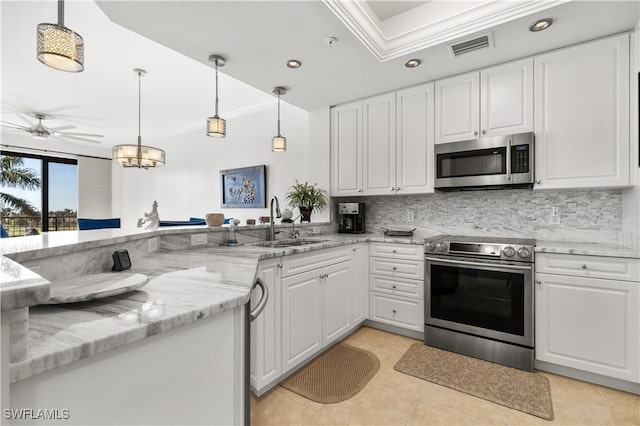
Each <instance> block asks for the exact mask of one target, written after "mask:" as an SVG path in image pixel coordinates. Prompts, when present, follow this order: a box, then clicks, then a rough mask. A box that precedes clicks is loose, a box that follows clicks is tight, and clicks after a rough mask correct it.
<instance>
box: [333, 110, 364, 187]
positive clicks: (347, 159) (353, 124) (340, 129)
mask: <svg viewBox="0 0 640 426" xmlns="http://www.w3.org/2000/svg"><path fill="white" fill-rule="evenodd" d="M363 161H364V155H363V153H362V101H358V102H352V103H349V104H345V105H340V106H338V107H334V108H332V109H331V195H333V196H349V195H360V194H361V193H362V188H363V184H362V177H363Z"/></svg>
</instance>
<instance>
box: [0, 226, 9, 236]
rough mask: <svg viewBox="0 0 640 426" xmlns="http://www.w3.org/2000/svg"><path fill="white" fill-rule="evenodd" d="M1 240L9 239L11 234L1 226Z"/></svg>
mask: <svg viewBox="0 0 640 426" xmlns="http://www.w3.org/2000/svg"><path fill="white" fill-rule="evenodd" d="M0 238H9V233H8V232H7V230H6V229H4V226H2V225H0Z"/></svg>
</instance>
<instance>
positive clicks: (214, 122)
mask: <svg viewBox="0 0 640 426" xmlns="http://www.w3.org/2000/svg"><path fill="white" fill-rule="evenodd" d="M209 62H213V63H214V64H215V65H216V104H215V115H214V116H213V117H209V118H207V136H211V137H212V138H224V137H225V136H226V135H227V122H226V121H225V119H224V118H220V117H219V116H218V67H223V66H224V64H225V61H224V58H223V57H222V56H218V55H211V56H209Z"/></svg>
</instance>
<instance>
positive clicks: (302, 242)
mask: <svg viewBox="0 0 640 426" xmlns="http://www.w3.org/2000/svg"><path fill="white" fill-rule="evenodd" d="M327 241H332V240H321V239H311V238H296V239H290V240H277V241H265V242H263V243H253V244H251V245H253V246H257V247H298V246H307V245H310V244H317V243H325V242H327Z"/></svg>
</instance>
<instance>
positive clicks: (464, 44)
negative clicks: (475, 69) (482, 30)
mask: <svg viewBox="0 0 640 426" xmlns="http://www.w3.org/2000/svg"><path fill="white" fill-rule="evenodd" d="M448 47H449V53H450V54H451V56H452V57H453V58H455V57H457V56H460V55H464V54H465V53H469V52H473V51H474V50H478V49H484V48H485V47H493V33H486V34H483V35H481V36H479V37H477V36H476V37H474V38H471V39H465V40H460V41H456V42H455V43H454V44H450V45H449V46H448Z"/></svg>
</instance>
